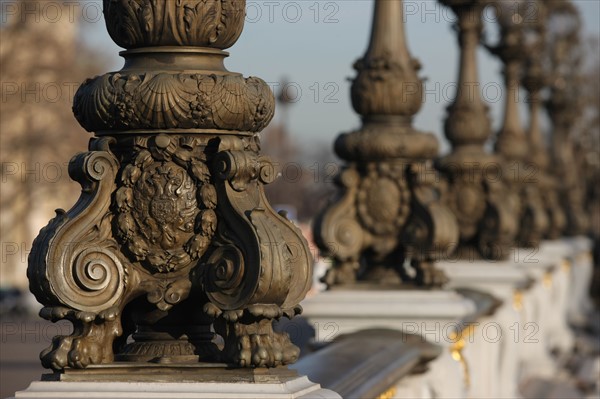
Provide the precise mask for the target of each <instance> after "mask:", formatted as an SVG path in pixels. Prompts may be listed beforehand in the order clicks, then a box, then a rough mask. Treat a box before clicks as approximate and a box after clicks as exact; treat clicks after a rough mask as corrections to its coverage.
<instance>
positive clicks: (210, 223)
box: [28, 0, 311, 375]
mask: <svg viewBox="0 0 600 399" xmlns="http://www.w3.org/2000/svg"><path fill="white" fill-rule="evenodd" d="M104 15H105V19H106V25H107V28H108V31H109V33H110V35H111V37H112V38H113V40H114V41H115V42H116V43H117V44H118V45H120V46H122V47H124V48H126V51H123V52H122V56H123V57H124V58H125V67H124V68H123V69H122V70H120V71H118V72H113V73H108V74H106V75H103V76H98V77H96V78H93V79H89V80H87V81H86V82H85V83H84V84H83V85H82V86H81V87H80V89H79V90H78V92H77V94H76V96H75V101H74V106H73V109H74V113H75V116H76V118H77V120H78V121H79V122H80V123H81V125H82V126H83V127H84V128H85V129H86V130H88V131H90V132H95V133H96V137H95V138H93V139H92V140H91V144H90V148H89V152H86V153H83V154H79V155H77V156H76V157H75V158H73V160H72V161H71V163H70V167H69V171H70V175H71V177H72V178H73V179H74V180H76V181H78V182H79V183H80V184H81V186H82V193H81V197H80V199H79V201H78V202H77V204H76V205H75V206H74V207H73V208H72V209H71V210H70V211H68V212H65V211H62V210H60V211H58V213H57V216H56V217H55V218H54V219H53V220H52V221H51V222H50V223H49V225H48V226H46V227H45V228H44V229H42V231H41V232H40V235H39V236H38V238H37V239H36V240H35V242H34V245H33V251H32V252H31V255H30V258H29V268H28V276H29V279H30V288H31V291H32V292H33V293H34V294H35V296H36V298H37V299H38V300H39V301H40V302H41V303H42V304H43V305H44V306H45V308H44V309H43V310H42V312H41V315H42V316H43V317H44V318H46V319H49V320H53V321H57V320H62V319H67V320H69V321H71V322H72V323H73V325H74V331H73V333H72V334H71V335H68V336H57V337H55V338H54V340H53V342H52V345H51V346H50V347H49V348H48V349H47V350H45V351H44V352H43V353H42V354H41V359H42V363H43V365H44V366H45V367H48V368H52V369H54V370H63V369H65V368H74V369H81V368H85V367H87V366H90V365H94V367H99V366H98V365H100V366H102V365H104V366H110V365H111V364H116V363H114V362H115V361H120V362H131V364H135V363H138V364H139V363H140V362H152V363H156V364H158V365H169V364H179V365H181V364H198V363H199V362H200V363H202V362H215V363H226V364H228V365H230V366H234V367H274V366H278V365H285V364H288V363H292V362H294V361H295V360H296V359H297V357H298V354H299V350H298V348H297V347H295V346H294V345H293V344H291V342H290V341H289V338H288V336H287V335H286V334H281V333H276V332H274V331H273V328H272V321H273V320H275V319H278V318H280V317H282V316H287V317H292V316H294V315H295V314H297V313H299V311H300V307H299V306H298V303H299V302H300V300H302V299H303V298H304V295H305V293H306V292H307V290H308V288H309V286H310V283H311V256H310V252H309V250H308V246H307V243H306V241H305V240H304V238H303V237H302V235H301V234H300V232H299V230H298V229H297V228H296V227H294V225H293V224H292V223H291V222H289V221H288V220H286V219H285V218H284V217H282V216H280V215H279V214H277V213H276V212H275V211H273V209H272V208H271V207H270V206H269V204H268V203H267V201H266V199H265V196H264V192H263V185H264V184H267V183H269V182H271V181H272V180H273V179H274V178H275V176H276V174H275V173H274V169H273V165H272V164H271V163H270V162H269V160H268V159H266V158H265V157H262V156H260V154H259V140H258V133H259V132H260V131H261V129H263V128H264V127H265V126H266V125H267V124H268V123H269V121H270V120H271V118H272V116H273V112H274V107H275V101H274V98H273V94H272V93H271V91H270V89H269V87H268V86H267V84H266V83H265V82H264V81H262V80H261V79H258V78H244V77H243V76H242V75H240V74H238V73H233V72H229V71H228V70H227V69H225V67H224V64H223V60H224V58H225V57H227V55H228V53H226V52H224V51H223V50H224V49H226V48H228V47H230V46H232V45H233V44H234V43H235V42H236V40H237V39H238V38H239V36H240V34H241V32H242V28H243V24H244V16H245V1H243V0H236V1H227V0H209V1H206V0H186V1H170V0H151V1H146V2H142V3H140V2H132V1H127V0H104ZM211 327H212V328H213V329H214V331H215V332H216V334H217V336H218V337H220V339H215V334H214V333H213V332H211V331H212V329H211ZM132 334H133V335H132ZM130 336H131V337H132V338H133V340H129V342H128V341H127V338H128V337H130ZM157 367H158V368H159V369H160V367H159V366H157ZM109 368H110V367H109ZM146 369H148V368H146ZM102 370H104V371H102ZM106 370H107V369H106V367H105V368H104V369H101V370H100V371H99V372H98V373H100V374H102V373H105V372H107V371H106ZM110 370H112V371H114V370H117V372H118V370H120V367H115V368H114V370H113V369H110ZM152 370H154V371H153V372H156V370H155V369H152ZM182 370H187V369H185V368H183V369H182ZM199 370H200V369H199ZM112 371H110V372H108V373H109V374H110V373H111V372H112ZM163 371H164V370H163ZM161 372H162V371H158V373H161ZM200 372H201V370H200ZM73 375H75V374H73Z"/></svg>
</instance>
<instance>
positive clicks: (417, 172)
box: [315, 0, 458, 287]
mask: <svg viewBox="0 0 600 399" xmlns="http://www.w3.org/2000/svg"><path fill="white" fill-rule="evenodd" d="M403 18H404V16H403V2H402V1H387V0H377V1H376V2H375V11H374V19H373V28H372V34H371V41H370V45H369V48H368V50H367V52H366V54H365V56H364V57H363V58H361V59H360V60H358V61H357V62H356V64H355V65H354V67H355V69H356V70H357V72H358V75H357V77H356V78H355V79H354V81H353V83H352V104H353V106H354V109H355V110H356V112H357V113H359V114H360V115H361V116H362V121H363V124H362V127H361V128H360V129H359V130H357V131H354V132H351V133H347V134H342V135H340V136H339V137H338V138H337V140H336V142H335V151H336V153H337V154H338V155H339V156H340V157H341V158H342V159H344V160H345V161H346V162H347V164H346V166H345V167H344V169H343V171H342V172H341V173H340V175H339V176H338V178H337V181H338V185H339V195H338V196H337V198H336V199H334V201H333V202H332V203H331V204H330V205H329V206H328V207H327V208H326V209H325V211H324V212H323V213H322V214H321V215H320V217H319V218H318V220H317V222H316V224H315V236H316V239H317V243H318V245H319V247H320V248H321V250H322V251H324V252H325V253H326V254H329V255H331V256H332V257H333V258H334V261H335V264H334V267H333V268H332V269H331V270H330V271H329V273H328V274H327V276H326V282H327V283H328V284H329V285H330V286H331V285H341V284H345V285H348V284H354V283H356V282H357V281H369V282H374V283H376V284H375V285H376V286H379V287H380V286H381V283H384V284H385V283H391V284H394V283H396V284H403V285H407V286H414V285H422V286H438V285H441V284H442V283H444V282H445V281H446V277H445V276H444V274H443V273H442V272H441V271H439V270H437V269H436V268H435V267H434V265H433V259H434V258H435V256H439V255H440V254H445V253H447V252H449V251H452V250H453V248H454V246H455V245H456V242H457V238H458V227H457V225H456V220H455V218H454V216H453V215H452V213H451V212H450V210H449V209H448V208H446V207H445V206H444V205H443V204H441V202H440V201H439V190H438V189H437V187H436V186H435V180H436V176H435V171H434V169H433V167H432V165H431V164H432V159H433V158H435V157H436V156H437V153H438V142H437V140H436V138H435V137H434V136H433V135H432V134H429V133H422V132H419V131H417V130H416V129H414V128H413V127H412V123H411V121H412V118H413V116H414V115H415V114H416V113H417V112H418V111H419V109H420V108H421V106H422V98H423V88H422V82H421V80H420V79H419V77H418V76H417V71H418V70H419V68H420V66H419V63H418V61H417V60H415V59H413V58H411V56H410V54H409V52H408V47H407V45H406V40H405V35H404V22H403V20H404V19H403ZM411 272H412V273H411Z"/></svg>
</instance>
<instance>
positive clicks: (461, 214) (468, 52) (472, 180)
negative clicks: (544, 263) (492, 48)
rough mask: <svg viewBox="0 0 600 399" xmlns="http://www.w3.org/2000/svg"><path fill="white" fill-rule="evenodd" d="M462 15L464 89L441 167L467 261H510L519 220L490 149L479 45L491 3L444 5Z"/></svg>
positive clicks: (450, 120)
mask: <svg viewBox="0 0 600 399" xmlns="http://www.w3.org/2000/svg"><path fill="white" fill-rule="evenodd" d="M440 3H442V4H444V5H446V6H448V7H450V8H451V9H452V10H453V11H454V13H455V14H456V16H457V19H458V21H457V23H456V28H457V32H458V41H459V45H460V50H461V57H460V67H459V74H458V90H457V94H456V98H455V100H454V103H453V104H452V105H450V106H449V107H448V116H447V118H446V122H445V126H444V130H445V134H446V137H447V138H448V140H449V141H450V142H451V143H452V152H451V153H450V154H449V155H447V156H446V157H444V158H442V159H441V160H440V162H439V163H438V167H439V169H440V171H441V172H442V173H443V175H444V177H445V178H446V180H447V181H448V189H447V191H446V193H445V195H444V198H445V199H447V202H448V206H449V207H450V209H451V210H452V211H453V212H454V214H455V215H456V218H457V220H458V224H459V228H460V244H459V247H458V249H457V255H458V256H459V257H461V258H467V259H470V258H473V257H478V256H480V257H483V258H486V259H495V260H499V259H505V258H506V257H507V256H508V253H509V251H510V249H511V248H512V245H513V243H514V239H515V235H516V232H517V220H516V218H515V216H514V215H513V214H511V210H510V208H509V207H508V205H507V203H506V202H505V201H504V198H503V190H504V184H503V183H502V181H501V180H500V179H499V178H498V176H499V175H500V170H499V167H500V162H501V161H500V157H499V156H497V155H496V154H489V153H488V152H487V151H486V150H485V149H484V144H485V143H486V141H487V140H488V139H489V137H490V135H491V130H492V128H491V122H490V118H489V116H488V107H487V105H486V104H484V102H483V101H482V99H481V96H480V93H479V77H478V68H477V54H476V51H477V46H478V45H479V41H480V39H481V34H482V27H483V24H482V11H483V9H484V7H485V5H486V4H487V3H488V1H486V0H440Z"/></svg>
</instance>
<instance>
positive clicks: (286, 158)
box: [0, 0, 600, 397]
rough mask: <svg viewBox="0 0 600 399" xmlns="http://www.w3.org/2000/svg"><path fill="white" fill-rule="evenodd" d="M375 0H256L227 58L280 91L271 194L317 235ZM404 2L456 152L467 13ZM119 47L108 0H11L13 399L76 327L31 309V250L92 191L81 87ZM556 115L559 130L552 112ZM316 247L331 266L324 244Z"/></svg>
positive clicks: (590, 46)
mask: <svg viewBox="0 0 600 399" xmlns="http://www.w3.org/2000/svg"><path fill="white" fill-rule="evenodd" d="M574 3H575V5H576V6H577V7H578V8H579V10H580V12H581V16H582V21H583V27H582V28H583V39H584V48H583V51H584V77H583V82H584V85H582V93H581V94H582V96H587V97H588V100H589V101H588V102H587V104H588V108H589V109H588V112H586V113H584V116H583V117H582V118H581V123H580V126H578V128H577V129H576V133H575V134H579V135H581V137H582V139H581V140H580V142H581V143H588V145H595V146H598V145H599V144H598V137H599V135H600V134H599V133H598V132H599V130H598V129H599V127H598V126H599V120H598V109H599V107H600V104H599V102H598V92H599V91H600V85H599V84H600V76H599V75H600V66H599V65H600V64H599V53H600V48H599V43H600V2H599V1H597V0H575V1H574ZM372 8H373V1H372V0H352V1H347V0H345V1H325V0H323V1H316V0H300V1H287V0H281V1H250V0H249V1H248V2H247V17H246V26H245V30H244V33H243V34H242V37H241V39H240V40H239V41H238V42H237V44H236V45H235V46H234V47H232V48H231V49H229V50H228V51H229V52H230V53H231V56H230V58H229V59H228V60H227V61H226V65H227V67H228V69H230V70H232V71H238V72H241V73H243V74H244V75H247V76H248V75H250V76H258V77H260V78H262V79H264V80H265V81H266V82H268V83H269V85H270V86H271V87H272V89H273V92H274V94H275V95H276V96H277V98H278V107H277V111H276V116H275V119H274V121H273V122H272V123H271V125H270V126H269V127H268V128H267V129H265V131H264V132H263V133H262V144H263V152H264V153H265V154H267V155H270V156H271V157H272V158H273V159H274V161H275V162H276V164H278V165H279V168H280V171H281V176H280V178H279V179H278V180H277V181H276V182H275V183H273V184H272V185H270V186H269V187H267V195H268V197H269V199H270V202H271V204H273V205H274V206H275V207H276V208H278V209H284V210H286V211H288V216H289V217H290V218H292V219H295V220H296V221H297V223H299V224H300V225H301V226H302V228H303V230H304V232H305V234H306V235H307V236H310V223H311V219H312V218H313V217H314V216H315V213H316V211H317V210H318V209H320V208H322V206H323V205H324V204H325V201H326V200H327V198H328V197H329V196H330V195H331V194H332V192H333V177H334V176H335V175H336V174H337V173H338V171H339V169H340V166H341V164H340V163H339V160H338V159H337V158H336V157H335V155H334V153H333V150H332V145H333V141H334V139H335V137H336V136H337V135H338V134H340V133H341V132H344V131H349V130H351V129H354V128H357V127H358V126H359V124H360V120H359V118H358V117H357V116H356V114H355V113H354V112H353V110H352V105H351V104H350V98H349V88H350V82H349V78H351V77H353V76H354V71H353V69H352V65H353V63H354V61H355V60H356V59H357V58H359V57H360V56H361V55H362V54H363V53H364V51H365V49H366V46H367V39H368V36H369V29H370V25H371V14H372ZM405 10H406V15H405V19H406V29H407V34H408V40H409V46H410V48H411V52H412V54H413V55H414V56H415V57H416V58H418V59H419V60H420V62H421V64H422V66H423V68H422V70H421V75H422V76H423V77H424V78H426V81H425V92H426V96H425V102H424V104H423V108H422V110H421V112H420V113H419V115H418V117H417V118H416V120H415V123H414V125H415V126H416V127H418V128H420V129H422V130H424V131H430V132H433V133H434V134H435V135H436V136H437V137H438V139H439V140H440V143H441V151H442V153H444V152H447V151H448V143H447V141H446V139H445V138H444V137H443V120H444V118H445V108H446V107H447V106H448V105H449V104H450V102H451V101H452V99H453V97H454V93H455V87H456V85H455V83H454V82H455V81H456V75H457V67H458V55H459V53H458V46H457V40H456V35H455V34H454V32H453V30H452V24H453V22H454V17H453V14H452V13H451V12H450V11H448V10H447V9H445V8H443V7H441V6H440V5H439V4H438V2H436V1H433V0H428V1H411V0H407V1H405ZM485 19H486V35H487V38H488V39H489V40H490V41H493V40H494V38H495V36H496V35H497V31H496V24H495V23H494V14H493V12H490V13H486V17H485ZM119 51H120V49H119V48H118V47H117V46H116V45H115V44H114V43H113V42H112V41H111V40H110V38H109V36H108V33H107V32H106V29H105V27H104V20H103V18H102V2H101V1H100V0H86V1H52V0H44V1H9V0H1V1H0V84H1V102H0V159H1V176H0V177H1V179H2V180H1V183H0V209H1V213H0V244H1V247H2V249H1V262H0V316H1V326H2V327H1V328H2V331H1V340H2V342H1V343H2V346H1V351H2V353H0V359H1V364H0V396H2V397H4V396H6V395H9V394H12V393H13V392H14V391H15V389H20V388H23V387H25V386H26V385H27V384H28V382H29V381H30V380H31V379H32V378H37V377H38V375H39V373H40V372H41V371H42V370H41V367H40V366H38V363H39V362H38V360H37V356H38V353H39V351H40V350H41V349H42V348H43V347H45V346H47V345H48V344H49V341H50V339H51V337H52V336H54V335H56V334H57V333H59V332H61V331H62V332H63V333H67V332H68V327H67V325H58V326H51V325H48V324H45V323H44V322H42V321H41V320H38V319H35V318H33V319H32V318H31V315H34V314H35V313H37V310H38V309H39V306H38V305H37V304H36V303H35V300H34V299H33V298H32V297H31V296H30V295H28V294H27V278H26V269H27V256H28V253H29V251H30V249H31V243H32V241H33V238H34V237H35V236H36V235H37V233H38V231H39V229H40V228H41V227H43V226H44V225H45V224H46V223H47V221H48V220H49V219H50V218H51V217H52V216H53V213H54V209H56V208H65V209H68V208H69V207H70V206H71V205H72V204H74V202H75V201H76V199H77V197H78V195H79V190H80V188H79V186H78V184H76V183H74V182H72V181H71V180H70V178H69V176H68V161H69V159H70V158H71V157H72V156H73V155H74V154H76V153H77V152H81V151H85V150H86V147H87V142H88V140H89V138H90V134H89V133H87V132H85V131H84V130H83V129H82V128H80V127H79V125H78V124H77V122H76V121H75V119H74V117H73V116H72V112H71V105H72V98H73V95H74V94H75V91H76V90H77V88H78V86H79V84H80V83H81V82H83V81H84V80H85V79H86V78H87V77H92V76H94V75H97V74H101V73H105V72H108V71H113V70H118V69H120V68H121V66H122V63H123V61H122V59H121V58H120V57H119V55H118V52H119ZM478 57H479V62H480V75H481V76H480V77H481V79H480V80H481V85H482V87H481V90H482V95H483V97H484V99H485V100H486V101H487V103H488V104H489V106H490V112H491V116H492V120H493V123H494V127H495V129H496V130H497V129H498V128H499V124H500V121H501V114H502V110H503V101H504V100H503V93H502V78H501V75H500V73H501V65H500V63H499V61H498V60H497V58H496V57H492V56H490V55H489V54H488V53H487V52H486V50H485V49H483V48H482V47H480V49H479V54H478ZM522 97H523V98H522V101H520V102H521V105H522V106H523V110H524V111H523V113H522V115H523V122H524V123H527V113H526V112H525V108H526V105H527V104H526V98H525V94H524V93H523V96H522ZM544 126H545V127H546V130H548V127H549V124H548V121H547V119H546V120H545V121H544ZM490 144H491V143H490ZM589 162H592V163H593V162H596V163H598V160H593V159H592V160H589ZM596 219H597V218H596ZM597 224H598V222H597V221H596V226H597ZM596 228H597V229H598V228H599V227H598V226H597V227H596ZM311 247H312V249H313V254H314V255H315V257H316V258H317V260H318V263H319V264H320V265H321V267H323V264H324V262H323V261H322V260H321V259H318V253H317V250H316V246H314V245H311ZM61 329H63V330H61ZM25 343H27V345H23V344H25ZM24 370H27V371H26V372H25V371H24Z"/></svg>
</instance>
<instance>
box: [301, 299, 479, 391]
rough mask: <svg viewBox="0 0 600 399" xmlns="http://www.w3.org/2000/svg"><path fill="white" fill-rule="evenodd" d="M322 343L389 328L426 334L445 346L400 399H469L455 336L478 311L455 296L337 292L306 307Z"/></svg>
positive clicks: (406, 383)
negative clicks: (454, 347)
mask: <svg viewBox="0 0 600 399" xmlns="http://www.w3.org/2000/svg"><path fill="white" fill-rule="evenodd" d="M302 307H303V309H304V312H303V315H304V317H306V318H307V319H308V320H309V322H310V324H311V326H312V327H314V328H315V337H316V340H317V341H321V342H323V341H331V340H333V339H335V337H337V336H338V335H342V334H349V333H353V332H357V331H360V330H366V329H375V328H385V329H393V330H398V331H403V332H405V333H409V334H415V335H421V336H422V337H423V339H424V340H427V341H429V342H431V343H434V344H437V345H440V346H442V347H444V350H443V351H442V354H441V355H440V356H439V357H438V358H436V359H434V360H433V361H431V362H430V363H429V364H428V371H427V372H425V373H423V374H419V375H418V376H411V377H408V378H406V379H402V380H401V381H398V385H397V393H396V395H394V396H393V397H394V398H399V397H401V396H404V395H407V396H405V397H411V398H430V397H435V398H464V397H466V395H467V389H468V388H467V385H466V382H465V370H464V368H463V365H462V364H461V363H460V362H458V361H457V360H456V359H454V358H453V356H452V351H451V347H452V345H453V344H454V343H455V342H456V341H455V340H454V338H452V337H451V336H452V333H453V331H454V330H455V329H456V328H457V327H458V326H459V324H460V323H461V322H463V321H464V320H465V318H467V317H468V316H470V315H472V314H474V313H475V312H476V306H475V304H474V303H473V302H472V301H471V300H470V299H468V298H465V297H463V296H461V295H459V294H458V293H456V292H454V291H442V290H439V291H435V290H432V291H427V290H418V291H417V290H415V291H408V290H406V291H403V290H390V291H381V290H341V289H340V290H332V291H325V292H322V293H320V294H319V295H316V296H315V297H313V298H310V299H308V300H305V301H304V302H303V303H302Z"/></svg>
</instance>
